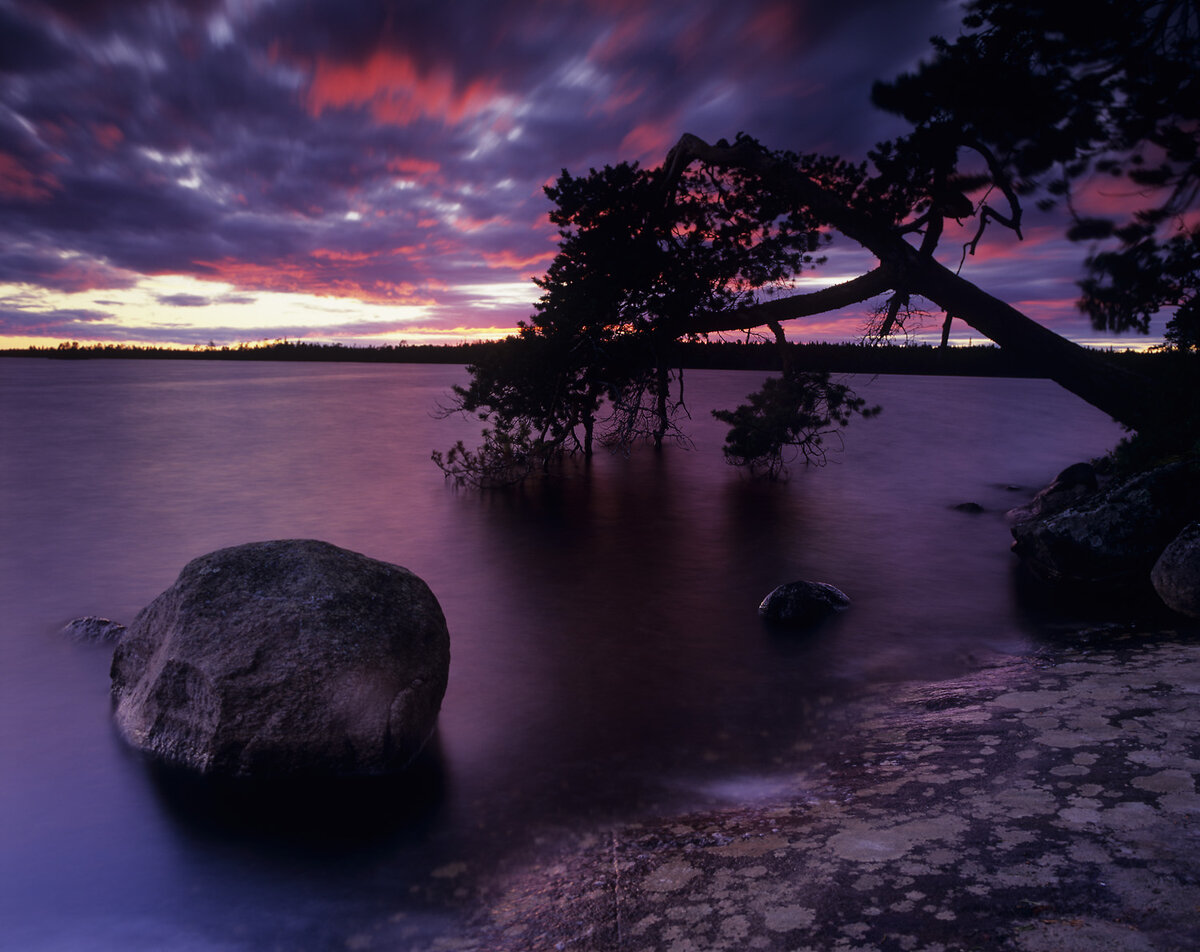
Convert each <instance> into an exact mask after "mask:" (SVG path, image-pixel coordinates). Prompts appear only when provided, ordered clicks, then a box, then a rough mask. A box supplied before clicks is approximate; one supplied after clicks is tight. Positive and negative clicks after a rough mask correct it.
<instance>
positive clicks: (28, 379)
mask: <svg viewBox="0 0 1200 952" xmlns="http://www.w3.org/2000/svg"><path fill="white" fill-rule="evenodd" d="M761 376H762V375H761V374H759V373H750V372H718V371H706V372H692V373H690V374H689V376H688V396H689V404H690V407H691V411H692V416H693V419H692V420H691V423H690V424H689V426H688V430H689V432H690V435H691V437H692V439H693V444H694V445H693V446H692V447H691V448H690V449H689V448H684V447H679V446H671V447H668V448H667V449H666V450H665V451H664V452H663V453H661V454H655V453H653V452H652V451H650V450H649V449H646V450H644V451H641V452H636V453H634V454H632V455H630V456H628V457H626V456H623V455H609V454H607V453H601V454H600V455H599V456H598V458H597V459H596V460H595V462H594V464H593V465H592V466H591V467H590V469H588V470H587V471H586V472H583V471H581V472H577V473H575V474H574V475H572V476H571V477H569V478H566V479H563V480H561V481H558V482H556V483H554V484H552V485H547V486H543V487H536V488H531V489H528V490H525V491H522V492H507V493H476V492H470V491H461V490H455V489H454V488H453V487H452V486H450V485H449V484H447V483H446V482H445V481H444V480H443V477H442V474H441V472H440V471H439V470H438V469H437V468H436V467H435V466H434V465H433V464H432V463H431V462H430V459H429V454H430V451H431V450H433V449H443V450H444V449H446V448H447V447H448V446H449V445H450V444H452V443H453V442H454V441H455V440H457V439H459V438H464V439H466V440H467V441H468V442H470V441H471V440H472V439H473V437H474V436H475V435H477V433H478V430H479V423H478V421H474V420H462V419H460V418H457V417H453V418H449V419H440V418H439V416H438V414H437V412H436V411H437V408H438V405H439V403H444V402H445V401H446V395H447V392H448V390H449V387H450V385H451V384H453V383H455V382H461V381H463V380H464V379H465V372H464V371H463V370H462V368H459V367H447V366H427V365H404V364H396V365H373V364H289V363H269V362H246V363H241V362H208V361H203V362H202V361H133V360H129V361H122V360H111V361H106V360H87V361H57V360H34V359H28V360H26V359H16V358H8V359H0V447H2V449H0V453H2V456H0V503H2V506H0V592H2V594H3V597H2V601H0V604H3V606H4V609H5V610H4V613H3V616H2V618H0V764H2V770H0V862H2V863H3V869H2V870H0V877H2V878H0V923H2V925H0V947H2V948H6V949H8V948H11V949H14V950H15V949H20V950H25V952H43V950H60V949H61V950H67V949H71V950H77V949H85V950H118V949H119V950H143V949H144V950H152V949H153V950H159V949H172V950H243V949H244V950H252V949H253V950H262V949H275V948H278V949H288V950H291V949H313V950H317V949H330V948H347V947H356V943H358V944H359V945H362V943H363V942H365V939H363V937H364V936H368V935H374V936H380V935H390V936H392V937H393V941H392V944H391V945H389V946H388V947H389V948H405V943H406V942H411V943H412V944H418V943H419V942H423V941H428V940H430V939H433V938H436V937H437V936H438V935H439V934H441V933H442V932H443V931H448V930H450V929H452V928H453V926H454V925H455V924H456V922H457V920H458V917H459V916H460V915H462V914H463V913H464V910H463V909H460V908H458V906H457V905H456V903H455V898H456V897H455V892H456V889H458V888H459V887H458V885H457V884H458V883H467V882H469V881H470V880H471V878H472V877H474V876H476V875H479V874H482V873H486V872H487V870H488V869H491V868H495V866H496V864H502V863H503V861H504V857H505V856H506V855H507V854H508V853H510V852H511V851H513V850H516V849H529V848H530V846H531V845H532V846H536V842H537V841H536V837H537V836H538V834H539V831H540V830H545V829H553V828H565V829H584V828H588V827H589V826H593V825H594V826H596V827H597V828H602V826H603V824H604V823H605V822H606V821H608V820H609V819H611V818H616V817H631V816H636V815H639V814H641V813H657V812H661V811H664V810H682V809H687V808H689V807H693V806H701V805H707V804H711V803H713V802H719V801H720V800H721V798H729V797H735V798H736V797H743V796H755V795H756V794H757V793H759V792H762V791H764V790H770V789H772V788H771V783H772V780H771V778H772V775H773V772H774V773H777V772H778V771H779V770H781V769H782V768H784V767H786V766H787V765H788V764H791V763H794V762H795V759H796V758H797V757H802V756H803V754H802V753H797V743H798V742H799V741H801V740H802V739H803V738H804V737H805V736H806V735H807V734H808V733H811V732H812V731H813V730H815V729H816V727H815V725H816V724H817V720H815V719H814V711H815V710H816V709H817V708H819V707H822V706H825V707H828V706H830V705H837V704H839V703H843V702H844V701H845V700H846V699H848V698H852V697H854V696H856V695H857V694H859V693H860V692H862V691H863V690H865V689H868V688H871V687H872V686H875V685H879V684H881V683H883V682H889V681H902V680H908V679H915V678H929V679H932V678H939V677H946V676H952V675H957V674H961V673H964V672H967V671H970V670H971V669H972V668H973V667H974V666H976V665H978V664H980V663H981V661H982V660H983V659H986V658H987V657H989V656H991V655H994V654H996V653H1001V654H1004V653H1014V652H1023V651H1027V650H1029V649H1030V647H1031V646H1033V645H1035V644H1036V643H1037V642H1038V641H1039V640H1040V639H1042V638H1043V637H1046V636H1047V634H1048V633H1050V632H1052V631H1053V630H1054V629H1055V628H1056V627H1057V626H1061V625H1065V624H1069V623H1070V622H1071V619H1069V618H1062V617H1052V616H1048V615H1046V614H1045V613H1044V611H1043V610H1042V609H1041V608H1039V607H1038V604H1037V600H1036V599H1031V598H1029V597H1026V594H1025V591H1024V587H1023V586H1022V584H1021V583H1020V576H1019V573H1018V572H1017V571H1016V565H1015V560H1014V558H1013V556H1012V555H1011V554H1010V553H1009V551H1008V542H1009V537H1008V531H1007V528H1006V526H1005V523H1004V520H1003V512H1004V511H1005V510H1006V509H1008V508H1011V507H1012V506H1014V505H1017V504H1019V503H1021V502H1024V501H1025V500H1026V499H1028V497H1029V496H1030V495H1032V493H1033V492H1035V491H1036V490H1037V489H1039V488H1040V487H1041V486H1042V485H1044V484H1045V483H1046V482H1048V481H1049V480H1050V479H1051V478H1052V477H1053V476H1054V475H1055V474H1056V473H1057V472H1058V471H1059V470H1061V469H1062V468H1064V467H1066V466H1067V465H1069V464H1071V463H1074V462H1077V461H1079V460H1081V459H1086V458H1089V457H1091V456H1095V455H1097V454H1100V453H1103V452H1104V451H1106V450H1107V449H1109V448H1111V447H1112V446H1113V445H1114V444H1115V442H1116V441H1117V439H1119V437H1120V435H1121V430H1120V428H1119V427H1118V426H1117V425H1116V424H1114V423H1113V422H1112V421H1110V420H1109V419H1108V418H1107V417H1105V416H1104V415H1103V414H1101V413H1100V412H1099V411H1097V410H1094V409H1093V408H1091V407H1089V406H1087V405H1085V404H1083V403H1082V402H1081V401H1079V400H1078V399H1076V398H1075V397H1073V396H1072V395H1070V394H1068V393H1066V392H1065V391H1063V390H1062V389H1060V388H1059V387H1057V386H1056V385H1055V384H1053V383H1050V382H1047V381H1037V380H1012V379H976V378H956V377H941V378H933V377H898V376H881V377H877V378H855V379H854V380H853V384H854V386H855V388H856V389H857V390H858V391H859V392H860V393H861V394H863V395H864V396H866V397H867V398H868V400H869V401H871V402H877V403H880V404H882V405H883V408H884V410H883V413H882V414H881V415H880V416H879V417H878V418H876V419H872V420H867V421H861V420H856V421H855V422H854V423H853V424H852V425H851V426H850V427H849V428H848V429H847V431H846V434H845V447H844V451H842V452H840V453H833V454H831V457H830V459H831V461H830V463H829V464H828V465H827V466H825V467H823V468H819V469H811V470H804V469H803V468H798V469H795V470H794V471H793V474H792V478H791V479H790V480H789V481H787V482H781V483H765V482H758V481H754V480H751V479H748V478H747V477H746V476H745V475H744V474H743V473H741V472H739V471H738V470H735V469H734V468H732V467H729V466H727V465H725V463H724V461H723V459H722V457H721V452H720V445H721V440H722V438H723V428H722V426H721V424H719V423H717V422H716V421H714V420H713V419H712V418H711V417H710V415H709V410H710V409H712V408H717V407H731V406H733V405H735V404H736V403H737V402H739V401H740V400H741V398H742V397H743V396H744V395H745V394H746V393H748V392H749V391H751V390H753V389H755V388H756V387H757V385H758V381H759V380H760V378H761ZM964 502H973V503H977V504H978V505H979V506H981V507H982V508H983V510H984V511H983V512H981V513H970V512H963V511H958V510H956V509H955V508H954V507H955V506H956V505H957V504H960V503H964ZM299 537H311V538H319V539H324V540H326V541H328V542H332V543H334V544H336V545H340V546H343V547H345V548H349V549H352V550H354V551H357V552H362V553H364V554H366V555H369V556H372V557H374V558H379V559H383V560H385V561H389V562H394V563H397V564H399V565H403V566H406V567H407V568H409V569H411V570H412V571H414V572H416V573H417V574H418V575H420V576H421V577H422V578H424V579H425V581H427V582H428V583H429V585H430V586H431V587H432V589H433V591H434V593H435V594H436V595H437V597H438V599H439V600H440V602H441V605H442V608H443V610H444V611H445V614H446V618H447V622H448V624H449V628H450V636H451V651H452V659H453V660H452V664H451V672H450V685H449V689H448V691H447V694H446V697H445V700H444V702H443V706H442V713H441V717H440V721H439V728H438V732H437V735H436V738H435V742H434V743H433V744H432V746H431V748H430V750H429V755H428V757H426V758H425V762H424V763H423V764H422V766H421V767H420V770H419V774H418V775H417V776H418V777H419V779H414V781H413V783H412V788H411V790H400V791H398V792H395V793H394V794H389V796H392V795H394V800H389V801H387V802H386V803H385V804H384V805H383V807H382V808H381V807H380V805H379V804H378V803H373V804H372V805H370V806H369V808H368V807H364V811H365V812H364V814H363V815H364V816H366V817H367V818H368V819H369V820H370V822H369V823H367V824H365V827H366V828H365V829H364V828H363V826H364V824H359V825H358V826H357V827H355V826H354V825H353V824H349V825H346V824H344V823H342V822H341V820H338V819H337V818H335V817H333V816H331V815H330V814H327V813H325V812H321V811H319V810H314V811H313V812H312V813H311V814H309V815H307V816H304V815H301V817H300V820H299V821H297V819H296V817H295V816H290V817H289V822H288V823H282V822H281V823H280V824H279V828H278V829H276V828H272V825H271V824H270V823H264V824H262V825H261V826H260V825H259V824H258V823H257V822H247V821H246V818H245V817H239V816H238V815H237V811H236V809H233V808H228V805H222V804H217V805H216V806H215V807H214V806H213V805H212V804H209V803H204V804H201V803H200V802H193V799H192V795H191V793H190V792H189V790H188V789H187V788H186V787H183V788H179V787H175V786H172V785H170V784H168V783H166V782H164V781H163V780H162V779H161V778H156V777H155V776H154V775H153V774H152V773H151V772H150V771H148V770H147V769H146V767H145V765H144V764H142V763H140V762H139V761H138V760H137V758H136V757H134V756H132V755H131V754H130V753H129V752H128V751H126V750H125V749H124V748H123V747H122V745H121V744H120V742H119V741H118V739H117V737H116V735H115V732H114V731H113V729H112V727H111V724H110V721H109V707H108V705H109V700H108V662H109V657H110V654H111V649H109V648H104V647H101V646H91V645H78V644H74V643H71V642H70V641H69V640H68V639H66V638H65V637H63V636H62V635H61V634H59V631H60V629H61V628H62V626H63V625H64V624H65V623H66V622H67V621H69V620H70V619H72V618H76V617H80V616H84V615H103V616H106V617H110V618H113V619H115V620H118V621H122V622H129V621H131V620H132V619H133V616H134V615H135V614H136V613H137V611H138V610H139V609H140V608H141V607H142V606H143V605H145V604H146V603H147V602H149V601H150V600H151V599H153V598H154V597H155V596H156V595H157V594H158V593H159V592H161V591H162V590H163V589H165V588H166V587H167V586H169V585H170V584H171V583H172V581H173V580H174V578H175V576H176V575H177V574H178V572H179V570H180V569H181V568H182V567H183V565H184V564H185V563H186V562H187V561H189V560H190V559H192V558H194V557H195V556H198V555H201V554H203V553H205V552H208V551H211V550H213V549H217V548H221V547H223V546H228V545H235V544H238V543H242V542H249V541H256V540H263V539H273V538H299ZM800 578H809V579H815V580H819V581H826V582H830V583H832V584H834V585H836V586H838V587H839V588H841V589H842V590H843V591H845V592H846V593H847V594H848V595H849V596H850V598H851V599H852V602H853V604H852V606H851V609H850V610H849V611H848V612H846V613H845V614H844V615H842V616H840V617H838V618H837V619H836V620H835V621H834V622H832V623H831V624H829V625H827V626H825V627H824V628H823V629H821V630H820V631H818V632H815V633H812V634H807V635H797V634H792V635H784V634H781V633H779V632H774V631H770V630H768V629H767V628H765V627H764V625H763V624H762V623H761V622H760V620H759V618H758V616H757V613H756V607H757V605H758V602H759V601H760V600H761V598H762V597H763V596H764V595H765V594H766V593H767V592H769V591H770V590H771V589H772V588H774V587H775V586H776V585H778V584H780V583H782V582H787V581H791V580H794V579H800ZM376 799H378V798H376ZM285 812H286V811H285ZM351 812H353V811H351ZM341 819H342V820H344V819H345V818H344V817H343V818H341ZM293 827H298V829H294V828H293ZM351 827H353V828H351ZM463 888H465V887H463ZM462 894H463V893H461V892H460V896H461V895H462ZM468 911H469V910H468ZM372 947H373V948H378V947H380V946H379V945H378V944H376V945H374V946H372Z"/></svg>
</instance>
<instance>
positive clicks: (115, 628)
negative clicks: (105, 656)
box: [62, 615, 125, 645]
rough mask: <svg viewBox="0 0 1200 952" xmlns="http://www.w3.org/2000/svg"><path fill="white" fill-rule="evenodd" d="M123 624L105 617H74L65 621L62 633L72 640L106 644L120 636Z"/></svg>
mask: <svg viewBox="0 0 1200 952" xmlns="http://www.w3.org/2000/svg"><path fill="white" fill-rule="evenodd" d="M124 630H125V626H124V625H122V624H120V623H119V622H115V621H110V620H109V619H107V618H98V617H97V616H95V615H88V616H87V617H86V618H76V619H74V620H73V621H69V622H67V624H66V625H65V626H64V627H63V630H62V633H63V634H64V635H66V636H67V637H68V638H70V639H71V640H72V641H78V642H81V643H84V644H89V645H108V644H112V643H113V642H115V641H116V640H117V639H118V638H120V637H121V632H123V631H124Z"/></svg>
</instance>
